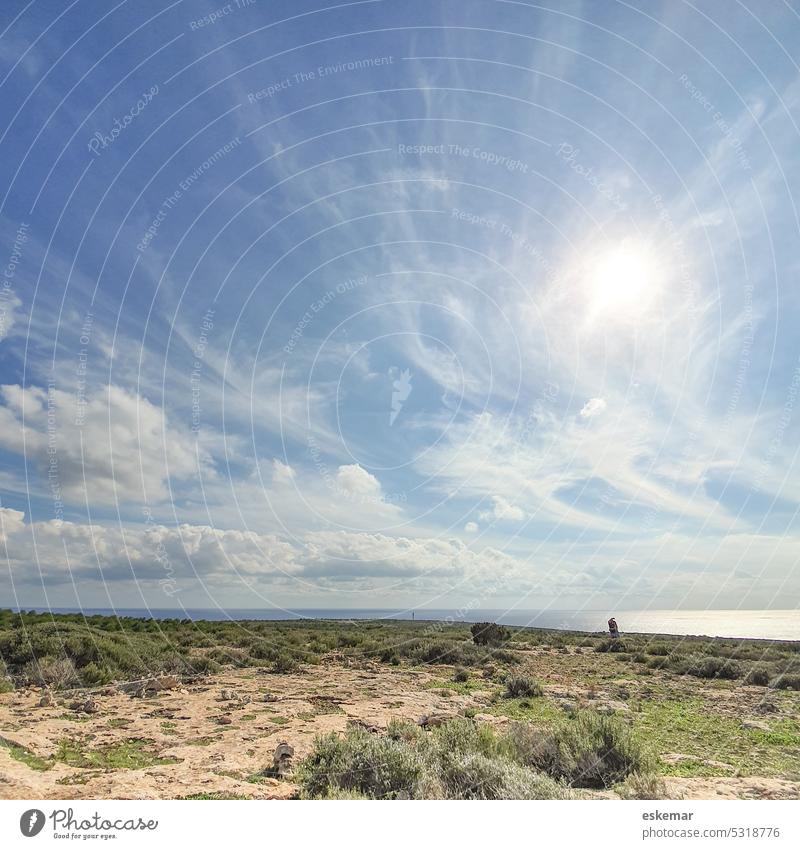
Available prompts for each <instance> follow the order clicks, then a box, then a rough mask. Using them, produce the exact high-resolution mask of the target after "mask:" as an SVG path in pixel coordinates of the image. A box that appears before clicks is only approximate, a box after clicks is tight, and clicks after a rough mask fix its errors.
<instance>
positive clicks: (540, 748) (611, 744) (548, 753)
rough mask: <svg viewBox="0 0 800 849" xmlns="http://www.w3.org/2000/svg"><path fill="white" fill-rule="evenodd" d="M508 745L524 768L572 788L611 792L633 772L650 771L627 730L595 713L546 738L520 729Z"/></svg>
mask: <svg viewBox="0 0 800 849" xmlns="http://www.w3.org/2000/svg"><path fill="white" fill-rule="evenodd" d="M511 740H512V744H513V746H514V747H515V751H516V754H517V757H518V758H519V759H520V760H521V761H522V762H523V763H524V764H526V765H527V766H530V767H533V768H535V769H537V770H540V771H541V772H544V773H546V774H547V775H549V776H551V777H552V778H557V779H560V780H563V781H565V782H566V783H568V784H569V785H571V786H573V787H610V786H611V785H613V784H617V783H618V782H620V781H624V780H625V779H626V778H627V777H628V776H629V775H632V774H633V773H640V774H646V773H650V772H652V771H653V769H654V762H653V760H652V758H651V757H650V756H649V755H648V754H647V753H646V751H645V749H644V748H643V747H642V745H641V743H640V742H639V741H638V740H637V739H636V738H635V737H634V736H633V734H632V733H631V730H630V729H629V728H628V726H627V725H625V724H624V723H623V722H622V721H621V720H619V719H618V718H616V717H613V716H601V715H600V714H597V713H595V712H593V711H580V712H579V713H578V714H577V715H576V716H575V718H574V719H571V720H570V721H568V722H566V723H563V724H562V725H561V726H560V727H557V728H556V729H554V730H553V731H552V732H547V733H542V732H540V731H537V730H536V729H534V728H532V727H530V726H526V725H521V724H518V725H516V726H515V727H514V728H513V729H512V732H511Z"/></svg>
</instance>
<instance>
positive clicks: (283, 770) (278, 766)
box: [272, 742, 294, 776]
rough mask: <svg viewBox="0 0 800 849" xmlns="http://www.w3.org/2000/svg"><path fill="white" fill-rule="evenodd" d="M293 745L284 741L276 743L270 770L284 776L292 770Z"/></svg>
mask: <svg viewBox="0 0 800 849" xmlns="http://www.w3.org/2000/svg"><path fill="white" fill-rule="evenodd" d="M293 757H294V747H293V746H290V745H289V744H288V743H286V742H281V743H278V745H277V747H276V749H275V754H274V755H273V756H272V772H273V774H274V775H278V776H284V775H286V774H287V773H288V772H291V771H292V758H293Z"/></svg>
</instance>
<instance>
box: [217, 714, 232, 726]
mask: <svg viewBox="0 0 800 849" xmlns="http://www.w3.org/2000/svg"><path fill="white" fill-rule="evenodd" d="M217 724H218V725H232V724H233V720H232V719H231V718H230V717H229V716H220V717H217Z"/></svg>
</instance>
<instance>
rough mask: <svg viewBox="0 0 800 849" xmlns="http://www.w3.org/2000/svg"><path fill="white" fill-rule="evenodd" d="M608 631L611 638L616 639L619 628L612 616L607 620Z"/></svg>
mask: <svg viewBox="0 0 800 849" xmlns="http://www.w3.org/2000/svg"><path fill="white" fill-rule="evenodd" d="M608 633H609V634H610V635H611V639H612V640H616V639H618V638H619V628H618V627H617V620H616V619H615V618H614V617H613V616H612V617H611V618H610V619H609V620H608Z"/></svg>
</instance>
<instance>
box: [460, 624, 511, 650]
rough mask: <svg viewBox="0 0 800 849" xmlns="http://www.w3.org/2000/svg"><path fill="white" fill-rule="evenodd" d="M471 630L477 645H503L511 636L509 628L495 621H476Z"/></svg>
mask: <svg viewBox="0 0 800 849" xmlns="http://www.w3.org/2000/svg"><path fill="white" fill-rule="evenodd" d="M469 630H470V633H471V634H472V641H473V642H474V643H475V645H476V646H501V645H503V643H506V642H508V640H509V639H510V637H511V632H510V631H509V630H508V628H506V627H504V626H503V625H497V624H496V623H494V622H476V623H475V624H474V625H473V626H472V627H471V628H470V629H469Z"/></svg>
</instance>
